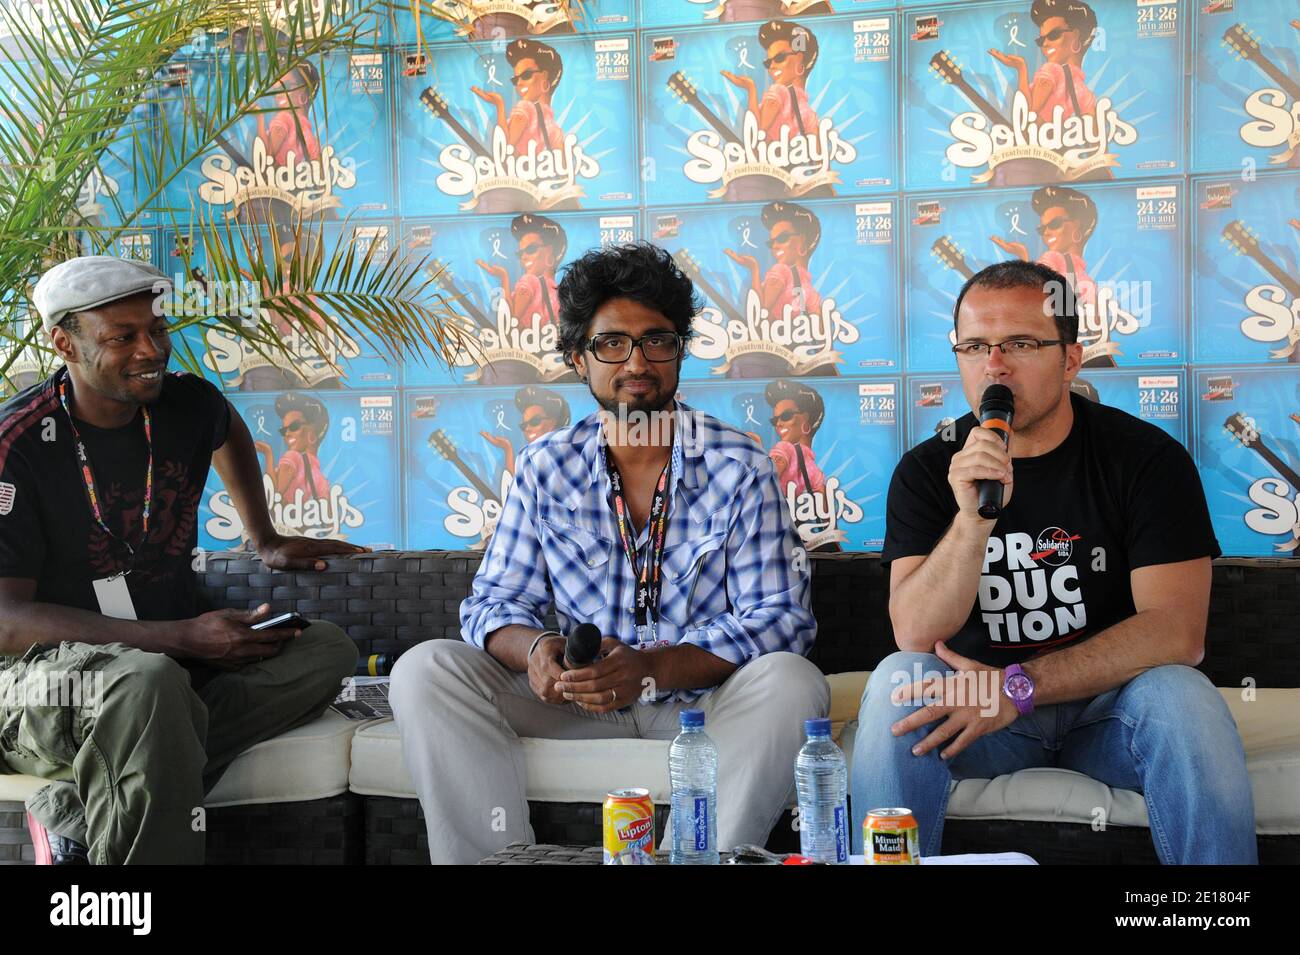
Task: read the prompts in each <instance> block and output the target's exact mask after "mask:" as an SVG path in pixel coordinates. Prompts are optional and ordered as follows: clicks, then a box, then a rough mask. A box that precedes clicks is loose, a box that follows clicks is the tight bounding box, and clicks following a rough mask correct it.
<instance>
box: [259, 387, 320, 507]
mask: <svg viewBox="0 0 1300 955" xmlns="http://www.w3.org/2000/svg"><path fill="white" fill-rule="evenodd" d="M275 413H276V414H277V415H279V416H280V436H281V437H282V438H283V439H284V446H285V451H284V454H282V455H280V460H279V462H278V463H277V462H276V460H275V452H274V451H273V450H272V449H271V446H270V445H269V444H267V443H266V442H265V441H255V442H254V443H253V447H254V449H255V450H256V451H257V452H258V453H259V454H261V455H263V456H264V457H265V459H266V475H267V477H269V478H270V479H271V484H272V485H273V486H274V487H275V490H276V491H277V493H279V495H280V496H281V497H282V498H283V499H284V500H285V501H286V502H287V503H293V502H294V501H295V500H296V497H297V495H298V494H299V493H301V495H302V500H304V501H308V500H315V501H320V500H328V499H329V496H330V482H329V480H328V479H327V478H326V477H325V474H324V472H322V471H321V466H320V457H319V455H320V446H321V442H322V441H324V440H325V432H326V431H328V430H329V426H330V415H329V410H328V409H326V407H325V404H324V403H323V402H322V401H321V400H320V399H319V398H316V397H315V396H313V395H309V394H304V393H302V392H300V391H289V392H286V393H284V394H282V395H279V396H278V397H277V398H276V399H275Z"/></svg>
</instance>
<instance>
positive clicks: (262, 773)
mask: <svg viewBox="0 0 1300 955" xmlns="http://www.w3.org/2000/svg"><path fill="white" fill-rule="evenodd" d="M364 725H366V724H364V723H358V722H355V721H352V720H348V719H345V718H344V717H342V716H340V715H339V714H338V713H335V712H334V711H333V710H326V711H325V714H324V715H323V716H321V717H320V718H319V719H316V720H313V721H312V722H310V723H307V724H305V725H303V726H299V727H297V728H296V729H291V730H289V732H287V733H282V734H281V735H279V736H277V737H275V738H273V739H268V740H266V741H264V742H261V743H258V744H257V745H256V746H253V747H251V748H249V749H248V750H246V751H245V752H243V753H241V754H240V755H239V756H238V757H236V759H235V761H234V762H233V763H231V764H230V768H229V769H227V770H226V772H225V775H223V776H222V777H221V779H220V780H219V781H218V782H217V785H216V786H215V787H213V790H212V792H210V793H209V794H208V798H207V799H206V800H204V803H205V805H207V806H208V807H209V808H215V807H219V806H247V805H253V804H256V803H271V802H299V801H306V800H311V799H325V798H327V797H329V796H337V795H338V794H339V793H342V792H347V788H348V768H349V760H350V759H351V755H352V734H353V733H354V732H356V730H357V727H359V726H364ZM45 784H46V780H44V779H38V778H37V777H35V776H23V775H16V774H13V773H0V802H15V803H16V802H25V801H26V800H27V799H29V798H31V797H32V796H33V795H35V793H36V791H37V790H38V789H40V788H41V787H42V786H44V785H45Z"/></svg>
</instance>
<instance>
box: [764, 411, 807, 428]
mask: <svg viewBox="0 0 1300 955" xmlns="http://www.w3.org/2000/svg"><path fill="white" fill-rule="evenodd" d="M797 414H803V412H802V411H800V410H798V409H791V408H786V409H785V410H784V411H782V412H781V413H780V414H775V415H772V417H770V418H768V419H767V420H768V421H770V422H772V427H774V428H775V427H776V425H777V422H781V423H785V422H786V421H793V420H794V416H795V415H797Z"/></svg>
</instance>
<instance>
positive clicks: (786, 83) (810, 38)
mask: <svg viewBox="0 0 1300 955" xmlns="http://www.w3.org/2000/svg"><path fill="white" fill-rule="evenodd" d="M758 42H759V43H760V44H761V45H762V47H763V52H764V54H765V57H764V59H763V66H764V67H766V69H767V74H768V76H769V77H770V78H771V80H772V82H771V84H770V85H769V86H768V88H767V90H766V91H765V92H764V93H763V97H762V99H761V100H760V99H759V96H758V86H757V84H756V83H755V82H754V78H753V77H752V76H741V75H739V74H737V73H732V72H730V71H729V70H722V71H721V72H722V75H723V77H725V78H726V79H727V80H728V82H730V83H732V84H734V85H735V86H737V87H739V88H740V89H741V90H742V91H743V92H744V93H745V107H746V109H747V110H748V111H749V112H750V113H752V114H753V115H754V116H755V118H756V119H757V120H758V128H759V129H761V130H762V131H763V132H764V133H765V134H766V136H767V138H768V140H769V141H772V140H778V139H780V138H781V135H782V131H783V130H786V131H787V132H786V135H788V136H803V135H809V134H815V133H816V131H817V124H818V117H817V112H816V110H814V109H813V108H812V105H811V104H810V103H809V101H808V89H807V84H808V74H810V73H811V72H812V70H813V67H814V66H816V65H817V56H818V54H819V53H820V48H819V46H818V44H817V37H816V36H814V35H813V33H812V31H811V30H809V29H808V28H807V27H805V26H800V25H799V24H797V23H793V22H791V21H789V20H769V21H768V22H767V23H764V24H763V25H762V26H761V27H760V28H759V31H758ZM834 194H835V188H834V187H833V186H819V187H817V188H816V189H812V190H810V191H809V192H807V193H806V195H807V196H808V197H810V198H811V197H815V196H833V195H834Z"/></svg>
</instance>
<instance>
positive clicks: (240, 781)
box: [204, 710, 366, 808]
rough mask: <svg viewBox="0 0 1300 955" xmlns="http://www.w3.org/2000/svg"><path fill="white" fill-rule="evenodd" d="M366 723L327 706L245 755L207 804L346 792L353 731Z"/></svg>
mask: <svg viewBox="0 0 1300 955" xmlns="http://www.w3.org/2000/svg"><path fill="white" fill-rule="evenodd" d="M365 725H366V724H365V723H361V722H357V721H355V720H349V719H347V718H346V717H343V716H341V715H339V714H338V713H335V712H334V711H333V710H326V711H325V714H324V715H323V716H321V717H320V718H319V719H316V720H313V721H312V722H310V723H307V724H305V725H303V726H299V727H297V728H296V729H291V730H289V732H287V733H281V734H280V735H279V736H276V737H274V738H273V739H268V740H266V741H264V742H261V743H258V744H257V745H256V746H253V747H251V748H249V749H248V750H246V751H244V752H243V753H240V754H239V756H238V757H237V758H236V759H235V761H234V762H233V763H231V764H230V768H229V769H227V770H226V772H225V775H223V776H222V777H221V779H220V781H219V782H218V783H217V785H216V786H215V787H213V790H212V792H210V793H208V797H207V799H206V800H204V803H205V804H206V805H207V806H208V807H210V808H215V807H218V806H247V805H254V804H257V803H270V802H302V801H307V800H311V799H326V798H328V797H330V796H337V795H338V794H339V793H342V792H347V789H348V769H349V766H350V761H351V756H352V734H353V733H355V732H356V731H357V728H358V727H361V726H365Z"/></svg>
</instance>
